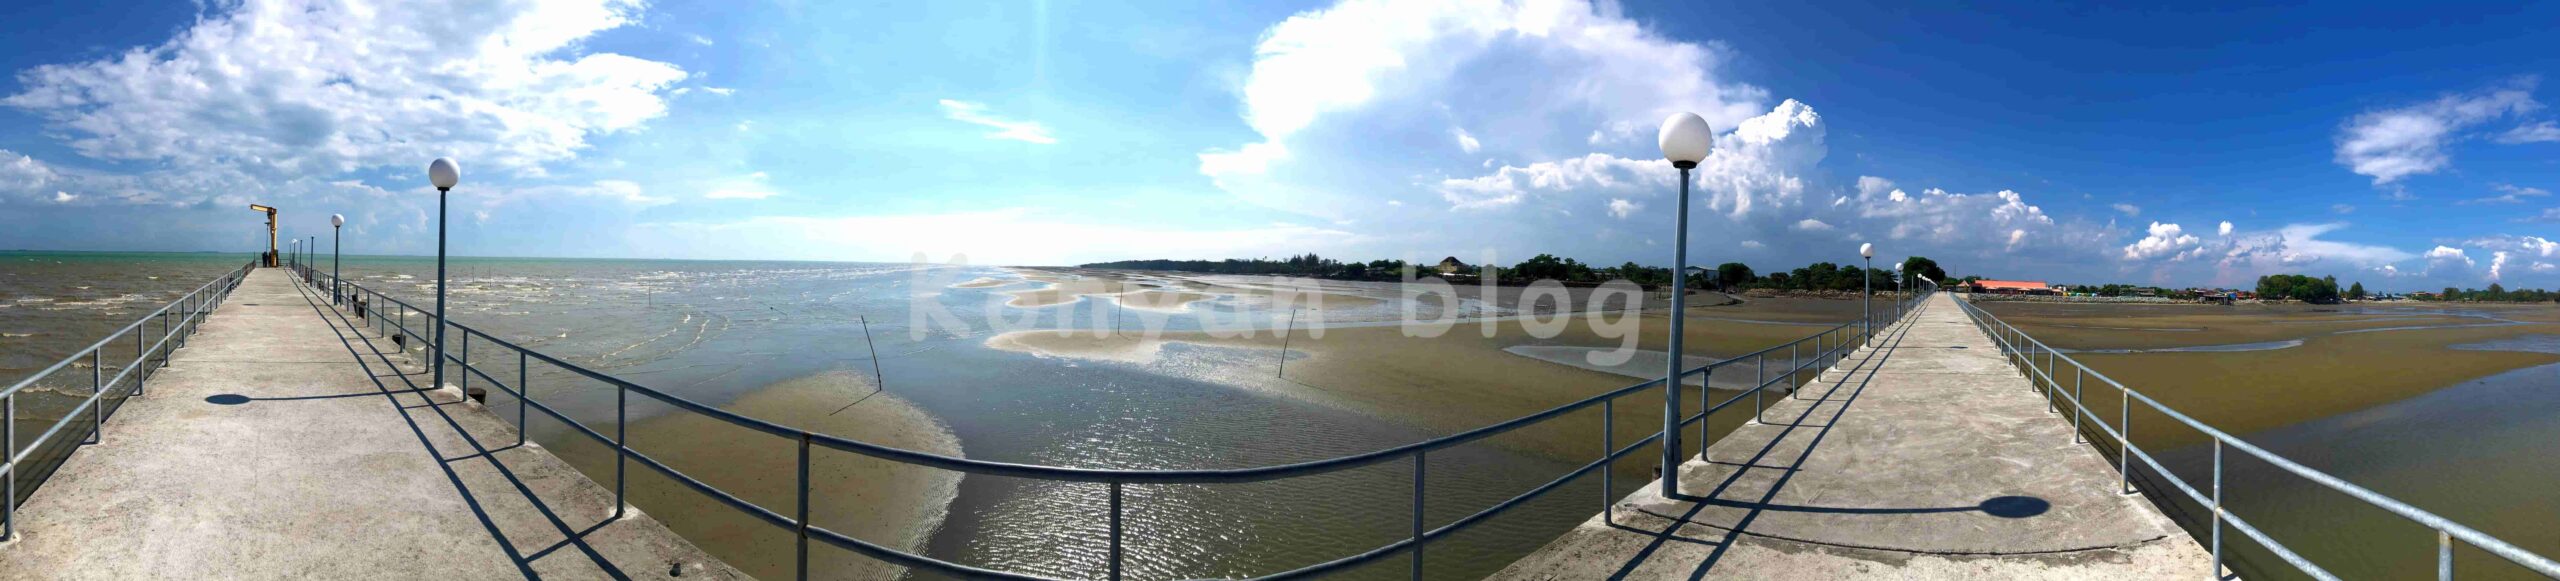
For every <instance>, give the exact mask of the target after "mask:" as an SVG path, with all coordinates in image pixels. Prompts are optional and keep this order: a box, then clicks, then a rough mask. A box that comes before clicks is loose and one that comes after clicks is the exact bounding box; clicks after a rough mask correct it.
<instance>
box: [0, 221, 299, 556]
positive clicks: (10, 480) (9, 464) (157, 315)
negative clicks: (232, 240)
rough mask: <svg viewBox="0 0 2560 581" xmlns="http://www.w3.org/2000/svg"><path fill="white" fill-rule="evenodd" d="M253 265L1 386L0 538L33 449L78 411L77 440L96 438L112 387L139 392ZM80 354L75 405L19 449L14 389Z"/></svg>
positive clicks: (13, 520)
mask: <svg viewBox="0 0 2560 581" xmlns="http://www.w3.org/2000/svg"><path fill="white" fill-rule="evenodd" d="M257 266H258V261H257V260H254V259H253V260H250V261H249V263H248V264H244V265H241V266H240V267H239V268H236V269H232V270H231V272H228V273H224V274H223V275H222V276H220V277H216V278H214V279H213V280H210V281H206V282H205V283H204V284H202V285H198V286H197V287H196V288H195V290H191V291H187V293H186V294H183V295H179V296H178V298H176V299H173V300H171V301H169V303H168V304H165V305H161V306H160V308H158V309H153V310H152V311H151V312H149V313H145V314H143V315H142V317H140V318H137V319H134V321H133V322H132V323H128V324H126V325H125V326H123V327H121V328H118V329H116V330H115V332H112V333H108V334H107V336H106V337H105V338H102V339H99V340H98V342H96V343H91V344H89V346H88V347H83V348H81V349H80V350H78V351H73V352H71V355H69V356H66V357H63V358H62V360H61V361H58V362H55V363H54V364H53V365H51V366H48V367H45V368H44V369H43V370H41V371H37V372H35V373H34V374H31V375H28V376H27V377H26V378H24V379H20V380H18V381H17V382H16V383H12V384H10V385H9V387H8V389H0V432H5V434H0V442H5V444H6V446H7V447H5V448H0V456H4V457H5V459H6V463H0V480H6V481H7V484H6V485H5V487H6V488H7V489H8V492H7V495H6V496H5V497H0V541H6V540H9V539H13V538H17V533H18V474H19V472H20V471H22V470H24V469H25V464H26V461H27V460H28V459H29V458H30V457H32V456H34V455H35V454H36V453H37V452H39V451H42V450H44V449H45V444H46V443H49V442H51V441H53V437H54V436H56V435H59V434H61V433H62V430H63V429H64V428H66V427H69V426H70V425H71V421H72V420H73V419H75V418H78V417H80V414H82V413H84V412H85V413H88V414H89V417H90V423H89V434H88V435H87V436H86V437H85V438H84V439H83V440H82V444H83V445H85V444H90V443H95V440H96V439H97V438H102V437H103V434H104V433H105V430H106V414H107V409H106V406H107V404H106V399H107V395H108V394H109V393H112V392H116V391H119V390H118V389H117V387H118V386H121V385H124V382H125V379H126V378H132V379H133V390H132V393H131V395H135V396H138V395H142V393H143V387H144V385H143V383H144V382H145V381H147V380H148V379H149V378H150V376H151V374H152V372H153V371H155V370H156V369H155V368H153V367H151V362H152V360H153V357H154V356H158V357H159V361H160V362H161V364H162V365H166V364H167V362H168V356H169V352H170V351H172V350H174V349H176V346H178V345H182V344H184V343H186V338H187V337H188V336H189V335H191V334H193V333H194V332H195V329H196V328H197V327H199V326H201V325H202V324H203V321H204V317H205V316H206V315H207V314H209V313H212V312H213V309H214V307H216V306H220V305H221V303H222V300H223V299H225V298H228V297H230V296H231V290H232V289H234V288H238V287H239V286H240V281H241V279H242V278H245V277H247V276H248V274H249V271H250V270H252V269H255V268H257ZM153 320H158V321H160V329H161V330H160V333H159V339H158V340H157V341H152V342H150V343H149V344H147V345H146V344H144V341H145V340H146V339H150V338H151V336H150V335H147V334H144V333H143V331H146V330H148V328H149V326H150V324H151V322H152V321H153ZM128 336H130V337H133V362H132V363H128V364H126V365H124V366H123V368H122V369H119V370H118V371H116V375H115V377H114V378H112V379H110V378H107V377H106V376H105V370H106V367H105V365H106V360H105V359H106V351H107V349H108V348H109V347H111V346H112V345H113V344H114V343H116V342H117V341H118V340H119V339H121V338H123V337H128ZM84 357H85V358H87V359H88V360H89V396H88V397H87V398H85V399H82V400H81V402H80V405H78V406H74V407H72V408H71V410H70V411H67V412H64V413H63V414H62V417H61V418H60V419H57V420H54V422H53V426H52V427H49V428H46V429H45V431H44V434H43V435H39V436H36V439H35V440H34V441H31V442H28V443H27V446H26V449H25V450H20V449H19V448H18V397H19V395H20V394H21V393H22V392H24V391H25V390H26V389H27V388H28V387H31V386H35V385H37V384H39V383H41V382H43V381H45V380H46V379H50V378H52V377H53V375H54V373H56V372H59V371H62V370H63V369H64V368H67V367H71V366H73V365H76V364H78V362H79V361H80V359H82V358H84ZM66 459H67V457H66Z"/></svg>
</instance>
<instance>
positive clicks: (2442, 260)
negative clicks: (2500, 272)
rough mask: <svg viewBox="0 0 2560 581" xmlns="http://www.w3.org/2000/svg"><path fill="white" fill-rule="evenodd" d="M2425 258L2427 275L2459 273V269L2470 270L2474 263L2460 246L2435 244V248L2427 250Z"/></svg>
mask: <svg viewBox="0 0 2560 581" xmlns="http://www.w3.org/2000/svg"><path fill="white" fill-rule="evenodd" d="M2426 258H2427V272H2426V275H2427V276H2449V275H2453V274H2459V273H2460V272H2461V271H2468V270H2470V269H2471V267H2472V266H2473V265H2474V264H2475V263H2473V262H2472V261H2471V256H2470V255H2468V254H2464V253H2463V252H2462V249H2460V248H2454V247H2451V246H2441V245H2439V246H2436V247H2435V249H2433V250H2428V251H2427V254H2426Z"/></svg>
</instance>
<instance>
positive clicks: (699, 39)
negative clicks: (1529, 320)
mask: <svg viewBox="0 0 2560 581" xmlns="http://www.w3.org/2000/svg"><path fill="white" fill-rule="evenodd" d="M684 39H685V40H690V41H693V43H694V44H699V45H702V46H711V37H707V36H703V35H699V34H687V35H684ZM1663 360H1664V361H1670V360H1671V358H1670V357H1664V358H1663Z"/></svg>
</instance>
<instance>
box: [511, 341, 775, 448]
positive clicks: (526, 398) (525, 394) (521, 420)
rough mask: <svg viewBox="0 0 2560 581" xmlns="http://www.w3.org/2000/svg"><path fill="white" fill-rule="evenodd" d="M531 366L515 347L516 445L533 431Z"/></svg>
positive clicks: (521, 443) (522, 443) (521, 352)
mask: <svg viewBox="0 0 2560 581" xmlns="http://www.w3.org/2000/svg"><path fill="white" fill-rule="evenodd" d="M531 368H532V366H531V365H529V364H527V362H526V361H525V353H524V350H523V349H517V350H516V445H517V446H523V445H524V439H525V437H526V434H527V433H529V432H532V431H533V424H532V423H530V422H529V421H528V420H527V418H526V416H525V411H526V409H527V408H531V407H533V379H532V374H531V373H527V372H526V370H527V369H531ZM804 444H805V442H804Z"/></svg>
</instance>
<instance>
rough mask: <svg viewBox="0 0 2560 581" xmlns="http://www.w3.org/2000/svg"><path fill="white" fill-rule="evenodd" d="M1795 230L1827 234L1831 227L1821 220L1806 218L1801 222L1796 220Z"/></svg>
mask: <svg viewBox="0 0 2560 581" xmlns="http://www.w3.org/2000/svg"><path fill="white" fill-rule="evenodd" d="M1795 229H1797V230H1803V231H1806V232H1829V231H1831V225H1830V224H1827V223H1824V222H1823V221H1821V220H1815V219H1812V218H1806V219H1803V220H1797V221H1796V225H1795Z"/></svg>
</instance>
